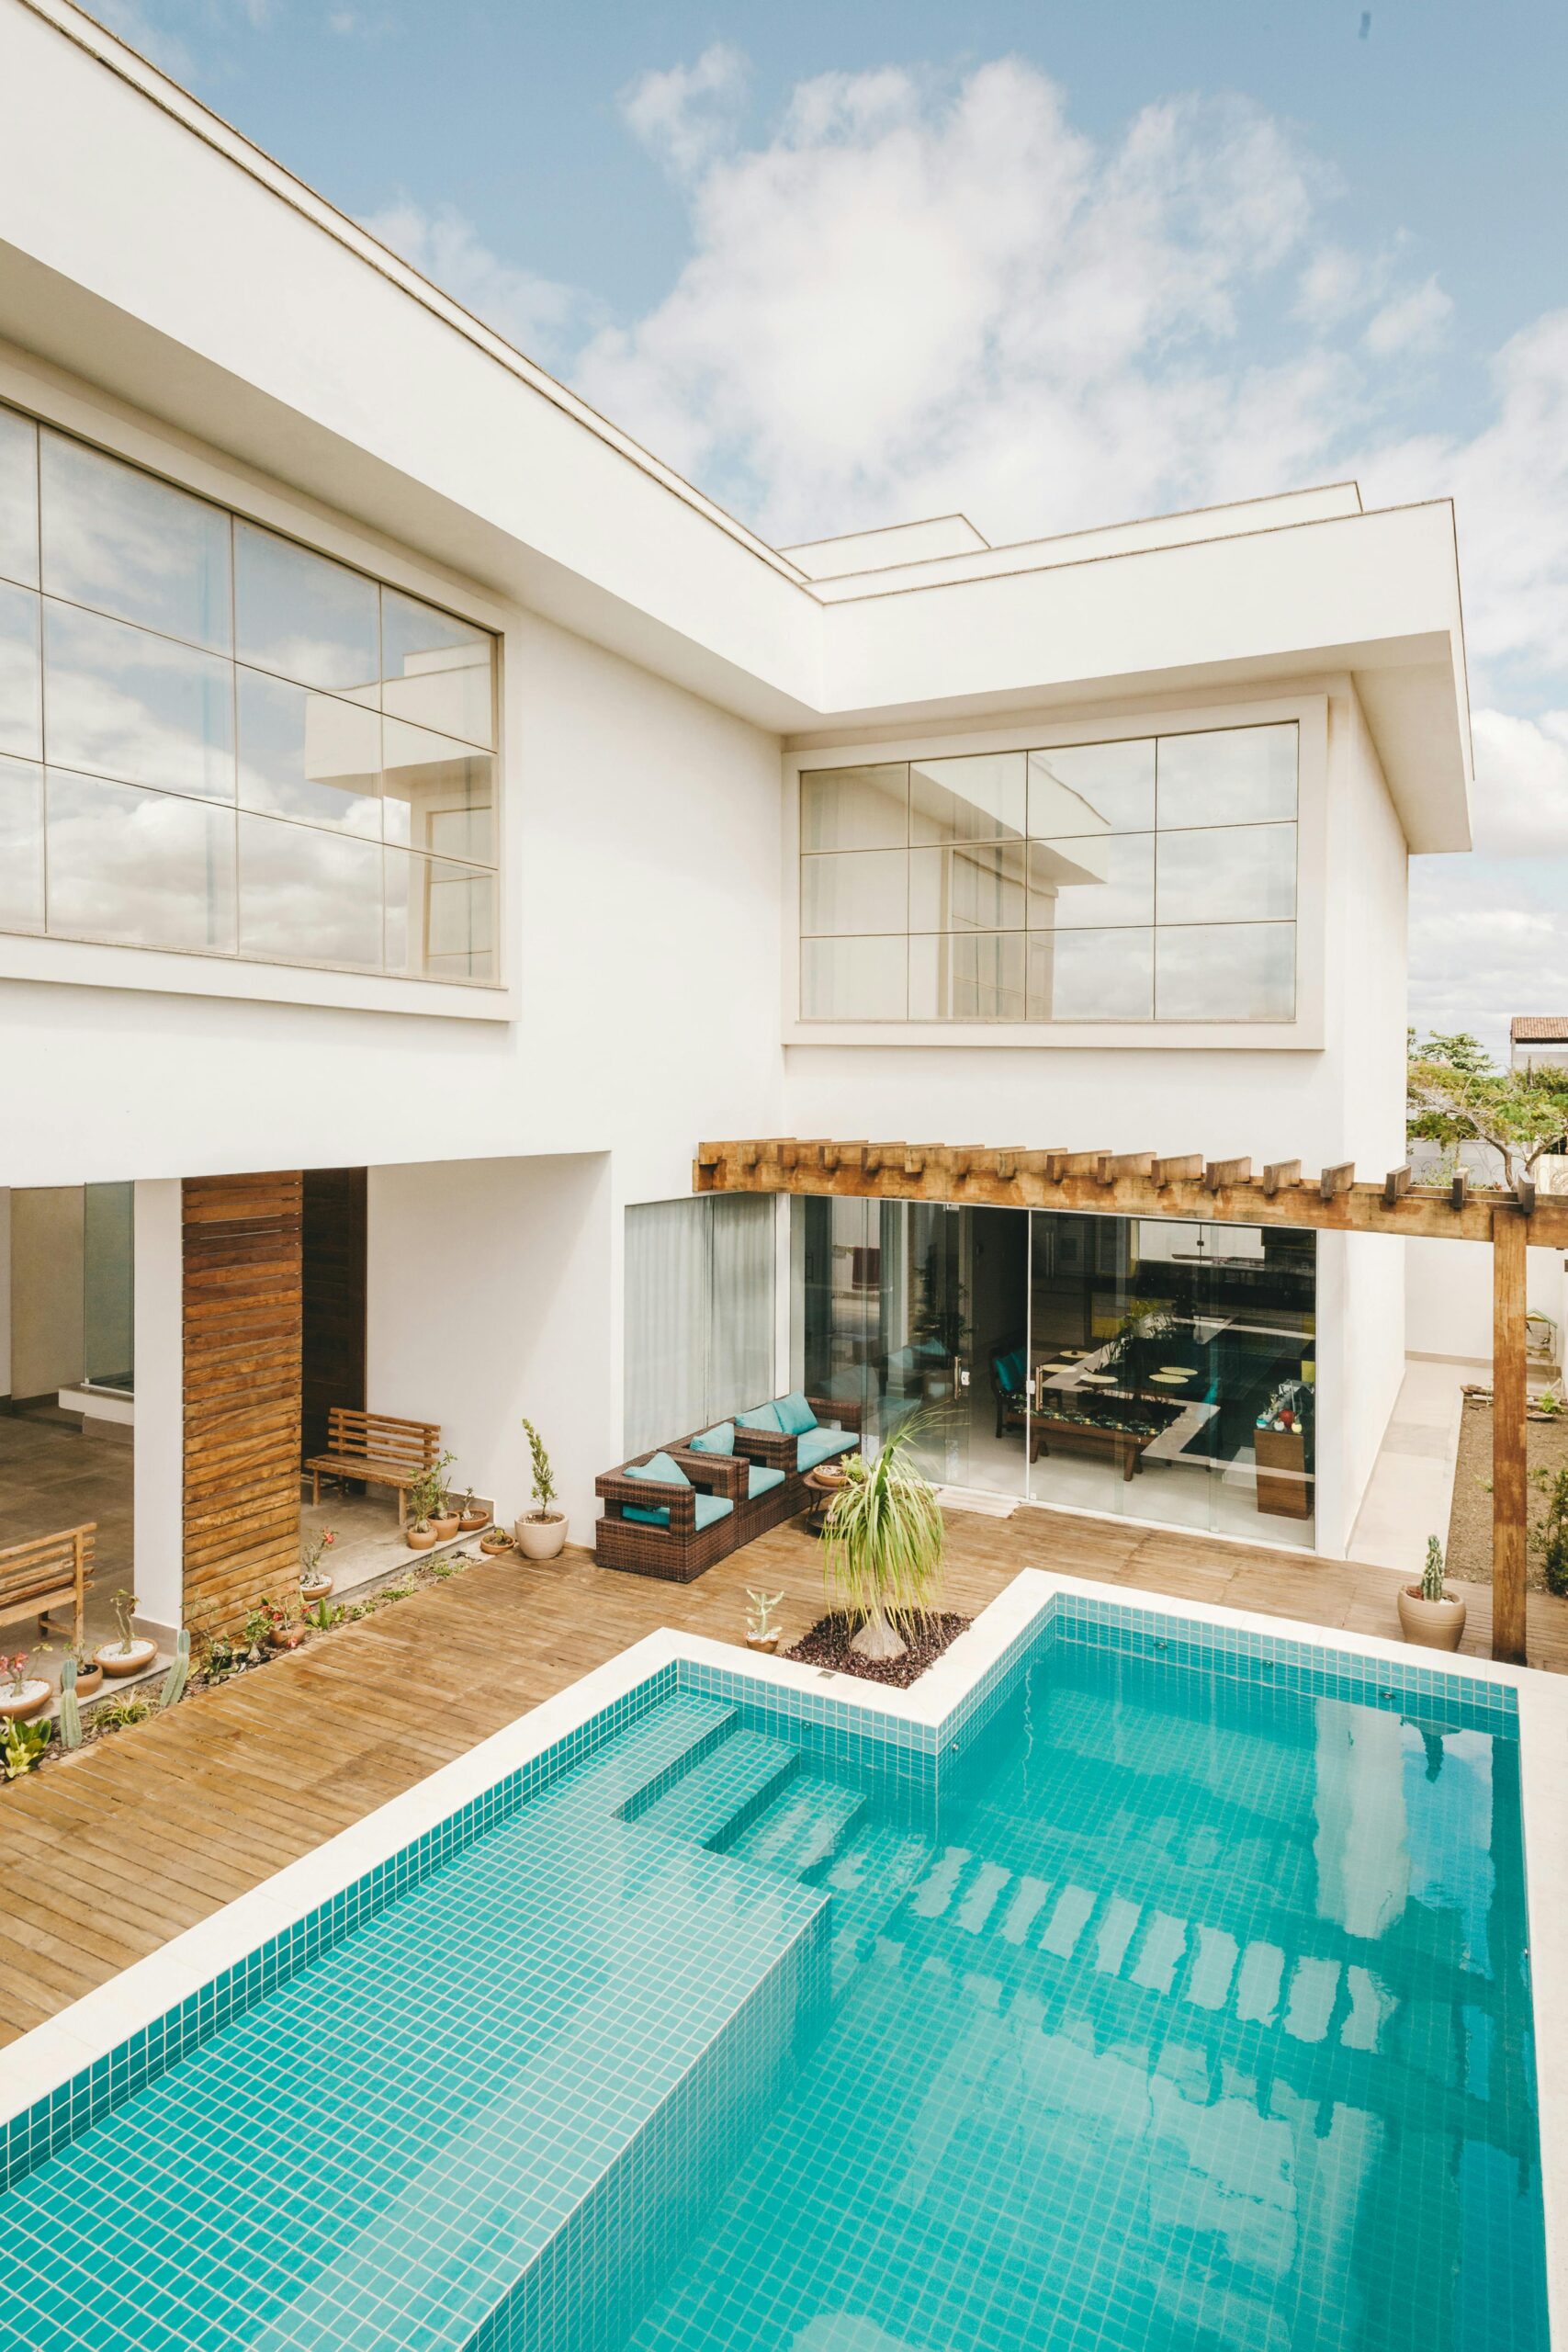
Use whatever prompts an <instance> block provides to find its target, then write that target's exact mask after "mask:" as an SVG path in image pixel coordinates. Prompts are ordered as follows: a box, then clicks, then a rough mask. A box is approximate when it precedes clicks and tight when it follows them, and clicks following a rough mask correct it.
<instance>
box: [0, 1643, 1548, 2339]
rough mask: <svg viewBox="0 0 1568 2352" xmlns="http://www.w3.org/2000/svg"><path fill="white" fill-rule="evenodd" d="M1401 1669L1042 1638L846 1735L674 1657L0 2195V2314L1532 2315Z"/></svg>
mask: <svg viewBox="0 0 1568 2352" xmlns="http://www.w3.org/2000/svg"><path fill="white" fill-rule="evenodd" d="M1439 1688H1440V1685H1439V1684H1438V1683H1436V1682H1433V1683H1432V1684H1431V1685H1430V1687H1429V1689H1428V1691H1427V1692H1426V1693H1425V1694H1423V1695H1422V1696H1421V1697H1420V1698H1418V1699H1416V1698H1402V1697H1401V1696H1400V1695H1399V1694H1397V1693H1390V1694H1389V1695H1388V1697H1387V1698H1386V1699H1385V1700H1383V1701H1382V1702H1376V1703H1371V1704H1367V1703H1359V1702H1357V1701H1354V1700H1350V1699H1347V1698H1344V1697H1341V1696H1334V1695H1325V1689H1324V1687H1323V1686H1322V1684H1321V1682H1320V1683H1319V1685H1318V1687H1315V1688H1314V1687H1312V1685H1311V1684H1310V1682H1309V1679H1308V1678H1307V1677H1305V1676H1303V1675H1302V1674H1300V1673H1297V1672H1296V1671H1294V1670H1293V1669H1291V1668H1286V1667H1279V1668H1276V1667H1274V1666H1273V1665H1271V1664H1270V1663H1269V1661H1268V1660H1267V1659H1266V1658H1260V1657H1255V1658H1253V1659H1251V1660H1249V1661H1246V1662H1244V1663H1243V1664H1242V1665H1241V1666H1239V1667H1238V1668H1235V1670H1233V1671H1229V1672H1224V1673H1215V1672H1213V1671H1210V1670H1209V1669H1208V1668H1207V1667H1206V1666H1205V1665H1204V1664H1203V1663H1202V1661H1201V1659H1200V1660H1196V1661H1192V1660H1189V1659H1188V1657H1186V1656H1185V1654H1184V1653H1182V1652H1181V1651H1180V1650H1179V1645H1171V1644H1166V1643H1164V1642H1160V1643H1157V1644H1156V1641H1155V1640H1154V1639H1153V1637H1148V1638H1144V1639H1139V1640H1138V1641H1136V1642H1134V1644H1133V1645H1131V1646H1124V1647H1122V1648H1109V1647H1100V1646H1095V1645H1090V1644H1089V1643H1087V1642H1079V1641H1073V1640H1066V1639H1062V1638H1056V1639H1054V1640H1052V1641H1050V1642H1048V1643H1046V1644H1043V1645H1042V1646H1041V1648H1040V1650H1039V1652H1038V1654H1037V1655H1036V1656H1035V1657H1034V1659H1033V1662H1032V1664H1030V1665H1028V1667H1027V1669H1026V1670H1025V1671H1023V1672H1022V1673H1021V1676H1020V1678H1019V1679H1018V1682H1017V1687H1016V1688H1015V1689H1014V1690H1013V1691H1011V1692H1010V1695H1008V1697H1007V1698H1006V1700H1005V1702H1004V1703H1002V1704H1001V1705H1000V1706H999V1708H998V1710H997V1712H995V1713H994V1714H993V1715H992V1717H991V1719H990V1721H989V1722H988V1723H987V1724H986V1726H985V1728H984V1729H983V1730H980V1731H979V1732H978V1733H977V1734H976V1735H975V1736H974V1737H973V1738H972V1739H971V1740H970V1742H969V1744H968V1745H967V1747H965V1748H964V1749H963V1751H962V1752H958V1751H953V1752H951V1753H950V1754H949V1755H948V1756H946V1757H945V1758H943V1759H942V1763H941V1766H940V1768H939V1769H938V1770H936V1771H934V1772H921V1771H919V1770H909V1769H908V1758H905V1759H903V1760H904V1766H905V1769H904V1770H901V1771H899V1772H897V1773H893V1772H888V1773H886V1774H882V1773H878V1772H874V1771H867V1770H860V1771H858V1772H854V1771H852V1770H850V1769H849V1767H848V1766H847V1765H846V1764H844V1763H842V1762H840V1761H839V1760H837V1758H836V1757H835V1755H834V1753H833V1749H834V1746H835V1743H834V1741H833V1739H832V1738H831V1737H830V1736H828V1735H826V1734H825V1733H824V1732H823V1731H822V1730H821V1728H820V1727H819V1726H816V1727H813V1726H808V1725H799V1726H796V1727H795V1736H781V1721H780V1718H779V1717H778V1716H777V1715H774V1714H770V1715H769V1716H768V1717H767V1718H766V1719H764V1718H762V1717H761V1716H759V1715H757V1714H754V1713H749V1712H748V1711H747V1710H746V1709H745V1708H744V1707H738V1706H736V1705H735V1704H733V1703H731V1702H730V1700H729V1699H728V1698H725V1697H719V1696H715V1695H712V1694H711V1693H707V1692H704V1691H694V1690H690V1689H687V1690H682V1691H671V1692H670V1693H669V1694H668V1695H665V1696H661V1697H659V1698H658V1699H656V1700H655V1701H654V1702H652V1703H651V1704H649V1706H647V1707H646V1708H645V1709H644V1710H643V1712H642V1713H639V1714H637V1716H636V1717H635V1719H634V1720H632V1721H630V1722H629V1723H628V1724H626V1726H625V1728H623V1729H621V1730H619V1731H617V1732H616V1733H615V1735H614V1736H612V1737H610V1738H609V1739H607V1740H606V1741H604V1743H603V1744H602V1745H601V1746H599V1747H596V1748H595V1749H593V1750H592V1752H591V1753H590V1754H588V1755H587V1756H586V1757H585V1758H583V1759H582V1760H581V1761H579V1762H577V1763H575V1764H573V1765H572V1766H571V1767H570V1769H569V1770H566V1771H564V1772H563V1773H561V1774H560V1775H559V1776H558V1778H556V1779H555V1780H554V1781H552V1782H551V1783H550V1785H549V1786H547V1788H545V1789H544V1790H542V1791H541V1792H538V1793H536V1795H534V1796H533V1797H531V1798H530V1799H529V1801H528V1802H527V1803H525V1804H522V1805H521V1806H520V1807H519V1808H518V1809H516V1810H514V1811H513V1813H512V1814H511V1815H509V1816H508V1817H506V1818H503V1819H502V1820H500V1821H498V1822H496V1823H495V1824H494V1826H491V1827H488V1828H486V1829H484V1830H483V1831H482V1833H481V1834H479V1835H478V1836H476V1837H475V1838H473V1839H472V1840H471V1842H470V1843H468V1845H467V1846H466V1847H464V1848H463V1849H462V1850H460V1851H458V1852H457V1853H456V1854H455V1855H453V1857H452V1858H451V1859H450V1860H446V1861H445V1862H444V1863H443V1864H442V1865H441V1866H440V1867H439V1868H437V1869H435V1870H434V1871H432V1872H431V1873H430V1874H429V1875H428V1876H427V1877H425V1878H424V1879H423V1882H422V1883H419V1884H417V1885H415V1886H413V1887H412V1889H410V1890H409V1891H408V1892H406V1893H404V1894H400V1895H399V1896H398V1897H397V1898H396V1899H395V1900H393V1901H391V1902H389V1903H388V1904H387V1905H386V1907H385V1908H383V1909H382V1910H380V1911H379V1912H378V1914H377V1915H376V1916H375V1917H371V1918H369V1919H368V1920H367V1921H366V1922H365V1923H364V1924H363V1925H361V1926H359V1927H358V1928H355V1930H354V1931H353V1932H351V1933H348V1934H346V1935H345V1936H344V1937H343V1939H341V1940H340V1941H338V1942H337V1943H336V1944H335V1945H333V1947H332V1948H331V1949H329V1950H327V1951H323V1952H322V1953H321V1955H320V1956H319V1957H317V1958H315V1959H314V1960H312V1961H311V1962H310V1963H309V1964H308V1965H306V1966H303V1967H302V1968H300V1969H299V1972H298V1973H296V1974H295V1975H293V1976H292V1977H291V1978H290V1979H289V1981H288V1983H286V1984H284V1985H280V1986H278V1987H277V1988H276V1989H275V1990H273V1991H272V1992H270V1993H268V1994H266V1995H265V1997H263V1998H261V1999H260V2000H258V2001H257V2002H256V2003H255V2005H254V2007H251V2008H250V2009H249V2010H247V2011H246V2012H245V2013H244V2014H243V2015H241V2016H239V2017H237V2018H234V2019H232V2020H231V2022H230V2023H229V2024H227V2025H225V2026H224V2027H222V2028H221V2029H220V2030H218V2031H217V2032H215V2033H214V2034H213V2035H212V2036H211V2038H210V2039H209V2040H208V2041H205V2042H204V2043H203V2044H202V2045H201V2046H200V2047H198V2048H197V2049H195V2050H194V2051H191V2052H188V2053H187V2054H186V2055H185V2056H183V2057H182V2058H180V2059H179V2060H178V2062H177V2063H176V2064H174V2065H172V2066H171V2067H169V2069H168V2070H167V2071H166V2072H164V2073H163V2074H162V2075H159V2076H157V2078H156V2079H154V2080H152V2082H150V2083H148V2084H147V2085H146V2086H144V2087H142V2088H141V2089H140V2090H139V2091H137V2092H135V2093H134V2095H132V2096H130V2097H129V2098H126V2099H125V2100H124V2103H123V2104H121V2105H120V2106H119V2107H118V2108H117V2109H115V2111H114V2112H112V2113H110V2114H108V2115H107V2116H106V2117H104V2118H103V2119H102V2120H98V2121H96V2122H95V2123H93V2124H92V2125H91V2126H90V2127H89V2128H87V2129H86V2130H85V2131H82V2133H81V2134H80V2136H79V2137H77V2138H76V2139H75V2140H73V2141H72V2142H71V2143H68V2144H66V2145H64V2146H63V2147H61V2148H60V2149H58V2150H57V2151H56V2153H54V2154H51V2155H49V2156H47V2157H46V2158H45V2159H44V2160H42V2161H41V2162H39V2163H38V2164H37V2165H35V2166H34V2167H33V2168H32V2169H31V2170H30V2171H28V2172H27V2173H26V2174H25V2175H24V2177H22V2178H21V2179H20V2180H18V2181H17V2183H16V2184H15V2185H14V2186H13V2187H12V2188H10V2189H9V2190H8V2191H7V2192H6V2194H5V2195H4V2196H3V2197H0V2248H3V2249H4V2256H3V2261H0V2346H4V2347H5V2352H26V2348H27V2347H36V2352H82V2348H83V2347H86V2346H91V2347H93V2352H111V2348H112V2347H119V2346H124V2347H127V2352H132V2347H135V2352H146V2348H147V2347H154V2346H155V2347H170V2352H172V2347H175V2346H179V2347H181V2352H188V2348H189V2347H196V2352H203V2347H238V2346H249V2347H255V2346H260V2347H265V2352H284V2347H290V2348H291V2352H299V2347H303V2346H312V2347H322V2352H324V2347H326V2346H353V2347H361V2346H363V2347H369V2346H406V2347H409V2352H415V2347H417V2348H418V2352H442V2348H443V2347H446V2346H451V2347H454V2352H455V2348H456V2347H459V2346H463V2347H468V2346H471V2347H473V2352H503V2348H504V2352H512V2347H517V2352H521V2347H524V2346H526V2347H527V2352H1002V2348H1003V2347H1016V2346H1041V2347H1045V2346H1049V2347H1051V2352H1090V2347H1093V2352H1220V2348H1221V2347H1234V2352H1320V2347H1321V2348H1322V2352H1327V2347H1335V2352H1494V2347H1495V2352H1503V2348H1504V2347H1507V2352H1544V2347H1545V2346H1546V2342H1547V2336H1546V2321H1545V2312H1544V2277H1543V2273H1544V2258H1543V2245H1542V2223H1541V2209H1540V2177H1539V2161H1538V2151H1537V2139H1536V2115H1535V2100H1534V2085H1533V2071H1532V2060H1531V2050H1530V2027H1529V1962H1528V1954H1527V1949H1526V1927H1525V1905H1524V1876H1523V1857H1522V1854H1521V1849H1520V1825H1519V1805H1518V1773H1517V1765H1518V1753H1517V1744H1516V1742H1515V1740H1514V1739H1513V1738H1512V1737H1511V1736H1507V1735H1506V1731H1497V1730H1490V1729H1483V1728H1477V1727H1476V1725H1475V1721H1474V1719H1473V1715H1470V1716H1467V1715H1466V1714H1465V1713H1463V1712H1462V1711H1456V1710H1454V1709H1450V1708H1446V1707H1445V1705H1444V1703H1443V1702H1442V1701H1441V1699H1440V1698H1439V1697H1437V1696H1434V1695H1432V1693H1433V1691H1437V1690H1438V1689H1439ZM1402 1710H1404V1712H1402ZM784 1730H785V1732H787V1731H788V1730H789V1727H788V1726H787V1725H786V1726H784Z"/></svg>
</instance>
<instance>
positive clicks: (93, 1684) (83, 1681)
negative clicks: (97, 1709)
mask: <svg viewBox="0 0 1568 2352" xmlns="http://www.w3.org/2000/svg"><path fill="white" fill-rule="evenodd" d="M103 1687H104V1669H103V1668H102V1667H101V1666H79V1667H78V1668H77V1669H76V1696H77V1697H78V1699H91V1698H94V1697H95V1696H96V1694H97V1692H98V1691H101V1690H102V1689H103Z"/></svg>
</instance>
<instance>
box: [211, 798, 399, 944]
mask: <svg viewBox="0 0 1568 2352" xmlns="http://www.w3.org/2000/svg"><path fill="white" fill-rule="evenodd" d="M240 953H241V954H242V955H243V956H269V957H275V958H276V959H277V960H278V961H280V962H286V963H290V964H346V965H351V966H355V967H359V966H368V967H370V968H371V969H372V970H378V969H379V967H380V963H381V848H380V844H379V842H358V841H351V840H348V839H346V838H345V837H344V835H343V834H342V833H319V832H317V831H314V829H313V828H311V827H310V826H306V825H283V824H278V823H276V822H275V821H274V820H272V819H271V818H267V817H242V818H241V819H240Z"/></svg>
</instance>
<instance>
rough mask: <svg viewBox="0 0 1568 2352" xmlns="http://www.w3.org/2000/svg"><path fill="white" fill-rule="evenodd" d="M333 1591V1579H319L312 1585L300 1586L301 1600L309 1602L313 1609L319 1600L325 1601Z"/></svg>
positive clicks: (316, 1578)
mask: <svg viewBox="0 0 1568 2352" xmlns="http://www.w3.org/2000/svg"><path fill="white" fill-rule="evenodd" d="M332 1589H333V1579H332V1577H315V1578H314V1579H313V1581H312V1582H311V1583H310V1584H302V1585H301V1586H300V1588H299V1598H300V1600H303V1601H306V1602H309V1603H310V1605H311V1606H312V1607H313V1606H314V1604H315V1603H316V1602H317V1601H318V1600H325V1599H326V1597H327V1595H328V1593H329V1592H331V1590H332Z"/></svg>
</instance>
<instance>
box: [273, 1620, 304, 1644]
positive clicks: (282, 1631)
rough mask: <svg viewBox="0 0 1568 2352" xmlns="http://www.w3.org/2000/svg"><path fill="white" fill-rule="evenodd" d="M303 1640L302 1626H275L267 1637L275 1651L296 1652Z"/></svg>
mask: <svg viewBox="0 0 1568 2352" xmlns="http://www.w3.org/2000/svg"><path fill="white" fill-rule="evenodd" d="M304 1638H305V1628H304V1627H303V1625H275V1626H274V1627H273V1629H272V1631H271V1633H270V1634H268V1635H267V1639H268V1641H269V1642H270V1643H271V1644H272V1646H273V1648H274V1649H275V1650H297V1649H298V1648H299V1645H300V1643H301V1642H302V1641H303V1640H304Z"/></svg>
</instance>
